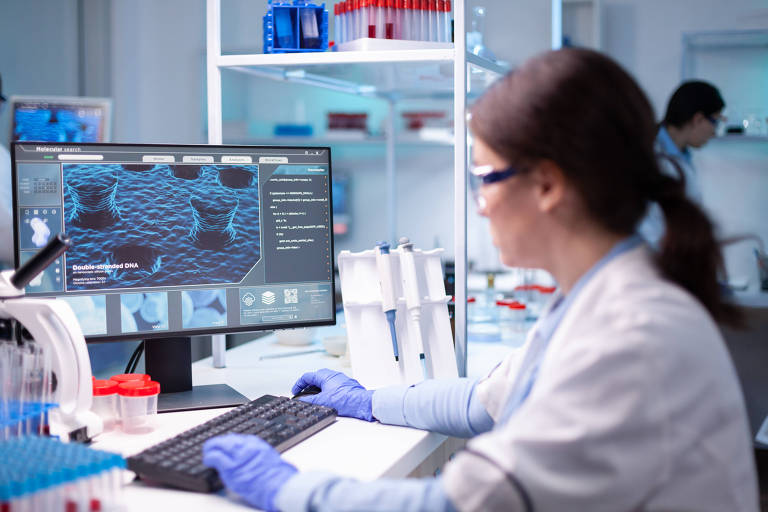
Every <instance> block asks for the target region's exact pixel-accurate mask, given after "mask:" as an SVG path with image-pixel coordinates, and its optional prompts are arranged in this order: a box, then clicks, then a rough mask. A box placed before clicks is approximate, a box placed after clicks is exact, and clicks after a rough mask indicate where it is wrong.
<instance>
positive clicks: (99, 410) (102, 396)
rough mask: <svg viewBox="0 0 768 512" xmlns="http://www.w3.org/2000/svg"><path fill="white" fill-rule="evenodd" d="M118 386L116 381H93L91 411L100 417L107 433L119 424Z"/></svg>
mask: <svg viewBox="0 0 768 512" xmlns="http://www.w3.org/2000/svg"><path fill="white" fill-rule="evenodd" d="M117 386H118V383H117V382H115V381H114V380H96V379H94V380H93V401H92V402H91V410H92V411H93V412H95V413H96V414H98V415H99V417H100V418H101V420H102V421H103V422H104V430H105V431H107V430H109V429H111V428H113V427H114V426H115V424H116V423H117V420H118V417H117Z"/></svg>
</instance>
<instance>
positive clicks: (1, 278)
mask: <svg viewBox="0 0 768 512" xmlns="http://www.w3.org/2000/svg"><path fill="white" fill-rule="evenodd" d="M69 245H70V240H69V237H67V236H66V235H64V234H63V233H61V234H58V235H57V236H55V237H53V238H52V239H51V241H50V242H48V244H47V245H45V247H43V248H42V249H41V250H40V251H39V252H38V253H37V254H35V255H34V256H33V257H32V258H31V259H30V260H29V261H27V262H26V263H25V264H24V265H22V266H21V267H20V268H18V269H16V270H6V271H3V272H1V273H0V337H2V338H3V340H2V341H0V342H2V343H17V344H19V345H22V344H29V343H32V344H37V345H39V347H40V348H41V349H42V351H43V352H44V353H45V354H46V357H49V358H50V375H46V377H47V378H49V379H50V382H51V391H52V393H51V397H50V398H51V400H50V401H51V402H54V403H55V404H56V405H57V407H56V408H54V409H53V410H51V412H50V415H49V425H48V426H49V433H50V435H52V436H58V437H59V439H61V440H62V441H65V442H67V441H78V442H88V441H90V440H91V439H92V438H93V437H94V436H96V435H97V434H99V433H101V431H102V429H103V424H102V420H101V418H99V416H97V415H96V414H95V413H94V412H92V411H91V402H92V400H93V388H92V383H91V364H90V360H89V358H88V350H87V349H86V345H85V338H84V337H83V332H82V330H81V329H80V325H79V323H78V321H77V318H76V317H75V314H74V312H73V311H72V308H70V306H69V304H67V303H66V302H64V301H63V300H56V299H42V298H31V297H25V296H24V288H25V287H26V286H27V285H28V284H29V283H30V282H31V281H32V280H34V279H35V278H36V277H37V276H38V275H39V274H40V273H41V272H42V271H43V270H45V268H46V267H48V266H49V265H50V264H51V263H53V262H54V261H55V260H56V258H58V257H59V256H61V255H62V254H63V253H64V252H65V251H66V250H67V248H68V247H69ZM0 378H3V379H7V378H9V376H7V375H6V376H0Z"/></svg>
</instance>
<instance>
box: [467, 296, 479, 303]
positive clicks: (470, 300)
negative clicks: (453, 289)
mask: <svg viewBox="0 0 768 512" xmlns="http://www.w3.org/2000/svg"><path fill="white" fill-rule="evenodd" d="M476 300H477V299H476V298H474V297H470V298H468V299H467V302H475V301H476Z"/></svg>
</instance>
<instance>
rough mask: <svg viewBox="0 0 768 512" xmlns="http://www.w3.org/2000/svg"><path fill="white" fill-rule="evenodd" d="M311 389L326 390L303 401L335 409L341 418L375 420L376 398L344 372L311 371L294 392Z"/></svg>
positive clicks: (300, 398) (306, 396) (303, 398)
mask: <svg viewBox="0 0 768 512" xmlns="http://www.w3.org/2000/svg"><path fill="white" fill-rule="evenodd" d="M309 386H317V387H319V388H320V389H321V390H322V391H321V392H320V393H318V394H316V395H305V396H302V397H299V400H303V401H305V402H309V403H311V404H317V405H325V406H326V407H333V408H334V409H336V411H337V412H338V413H339V416H348V417H350V418H357V419H360V420H365V421H374V420H375V419H376V418H374V417H373V405H372V397H373V391H368V390H367V389H365V388H364V387H363V386H361V385H360V383H359V382H357V381H356V380H355V379H351V378H349V377H347V376H346V375H344V374H343V373H341V372H335V371H333V370H329V369H328V368H323V369H322V370H317V371H316V372H308V373H305V374H304V375H302V376H301V377H300V378H299V380H297V381H296V384H294V385H293V388H292V389H291V392H292V393H293V394H294V395H295V394H296V393H299V392H300V391H301V390H302V389H304V388H307V387H309Z"/></svg>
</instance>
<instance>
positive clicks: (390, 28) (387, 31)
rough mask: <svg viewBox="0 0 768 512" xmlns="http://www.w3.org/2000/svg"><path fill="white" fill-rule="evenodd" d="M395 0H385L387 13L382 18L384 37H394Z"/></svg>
mask: <svg viewBox="0 0 768 512" xmlns="http://www.w3.org/2000/svg"><path fill="white" fill-rule="evenodd" d="M395 23H396V20H395V0H387V13H386V16H385V19H384V37H386V38H387V39H395Z"/></svg>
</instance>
